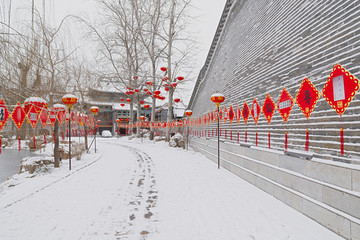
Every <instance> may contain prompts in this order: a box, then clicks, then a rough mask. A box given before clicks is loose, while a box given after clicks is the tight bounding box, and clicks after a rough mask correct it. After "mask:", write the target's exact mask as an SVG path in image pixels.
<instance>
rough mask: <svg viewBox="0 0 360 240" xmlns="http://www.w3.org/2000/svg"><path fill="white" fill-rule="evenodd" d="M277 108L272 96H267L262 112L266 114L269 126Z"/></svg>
mask: <svg viewBox="0 0 360 240" xmlns="http://www.w3.org/2000/svg"><path fill="white" fill-rule="evenodd" d="M275 107H276V105H275V102H274V101H273V100H272V98H271V97H270V94H266V97H265V101H264V105H263V107H262V112H263V113H264V115H265V118H266V120H267V121H268V123H269V124H270V122H271V119H272V116H273V115H274V112H275Z"/></svg>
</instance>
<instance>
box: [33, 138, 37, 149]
mask: <svg viewBox="0 0 360 240" xmlns="http://www.w3.org/2000/svg"><path fill="white" fill-rule="evenodd" d="M33 142H34V149H36V145H35V135H33Z"/></svg>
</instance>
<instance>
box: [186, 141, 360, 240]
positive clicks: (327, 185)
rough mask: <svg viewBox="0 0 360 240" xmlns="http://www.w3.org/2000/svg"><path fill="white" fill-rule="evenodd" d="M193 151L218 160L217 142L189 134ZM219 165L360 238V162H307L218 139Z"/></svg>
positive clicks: (348, 235)
mask: <svg viewBox="0 0 360 240" xmlns="http://www.w3.org/2000/svg"><path fill="white" fill-rule="evenodd" d="M190 143H191V146H192V148H193V149H195V150H197V151H200V152H202V153H203V154H205V155H206V156H207V157H208V158H210V159H211V160H213V161H215V162H216V161H217V142H216V141H212V140H206V139H201V138H191V140H190ZM220 149H221V152H220V155H221V164H222V166H223V167H225V168H226V169H228V170H229V171H231V172H233V173H235V174H237V175H239V176H240V177H242V178H244V179H245V180H247V181H249V182H250V183H252V184H254V185H256V186H257V187H259V188H261V189H263V190H264V191H266V192H268V193H270V194H272V195H273V196H275V197H277V198H278V199H280V200H281V201H283V202H285V203H286V204H288V205H290V206H291V207H293V208H295V209H296V210H298V211H300V212H302V213H304V214H305V215H307V216H309V217H311V218H313V219H314V220H316V221H318V222H319V223H321V224H322V225H324V226H326V227H327V228H329V229H331V230H332V231H334V232H336V233H338V234H339V235H341V236H343V237H345V238H348V239H359V238H360V208H359V206H360V166H353V165H350V164H344V163H335V162H329V161H326V160H321V159H316V158H313V159H312V160H306V159H303V158H299V157H292V156H288V155H285V154H283V153H281V152H279V151H266V150H265V149H260V148H254V147H241V146H239V145H237V144H232V143H226V142H225V143H221V147H220Z"/></svg>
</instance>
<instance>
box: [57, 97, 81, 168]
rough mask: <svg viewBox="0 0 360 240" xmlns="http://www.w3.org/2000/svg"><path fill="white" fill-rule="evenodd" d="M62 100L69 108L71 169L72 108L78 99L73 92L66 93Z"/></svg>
mask: <svg viewBox="0 0 360 240" xmlns="http://www.w3.org/2000/svg"><path fill="white" fill-rule="evenodd" d="M61 100H62V102H63V103H64V104H65V105H67V106H68V109H69V170H71V108H73V105H74V104H75V103H76V102H77V100H78V99H77V97H76V96H75V95H73V94H65V95H64V96H63V97H62V99H61Z"/></svg>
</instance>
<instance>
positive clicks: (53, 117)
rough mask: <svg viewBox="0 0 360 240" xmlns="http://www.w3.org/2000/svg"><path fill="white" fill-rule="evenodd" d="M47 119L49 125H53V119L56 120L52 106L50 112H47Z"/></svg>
mask: <svg viewBox="0 0 360 240" xmlns="http://www.w3.org/2000/svg"><path fill="white" fill-rule="evenodd" d="M49 120H50V123H51V126H53V127H54V125H55V121H56V112H55V111H54V108H53V107H51V109H50V112H49Z"/></svg>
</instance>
